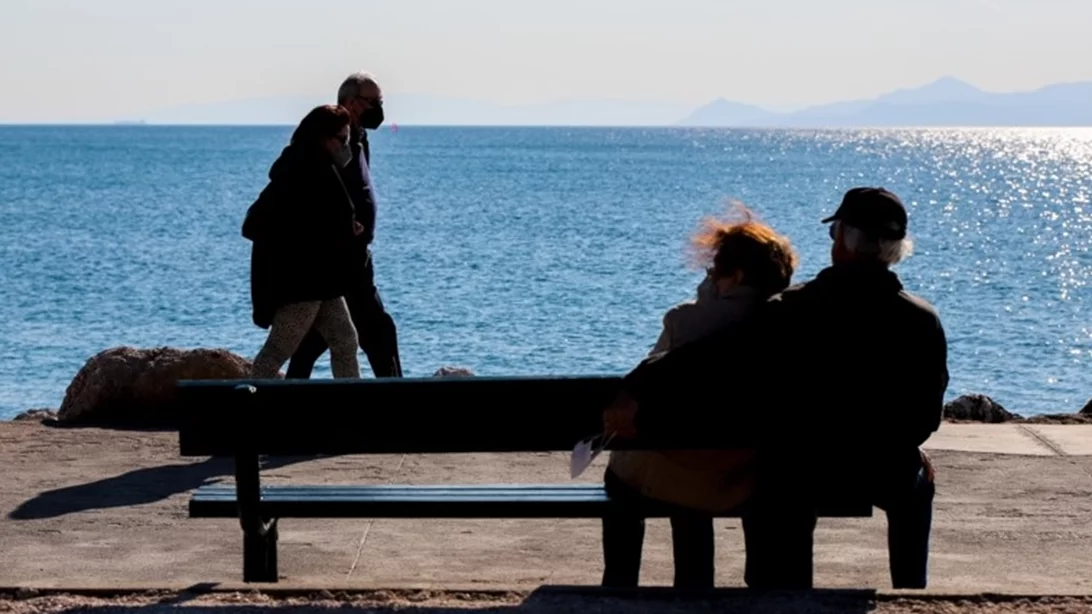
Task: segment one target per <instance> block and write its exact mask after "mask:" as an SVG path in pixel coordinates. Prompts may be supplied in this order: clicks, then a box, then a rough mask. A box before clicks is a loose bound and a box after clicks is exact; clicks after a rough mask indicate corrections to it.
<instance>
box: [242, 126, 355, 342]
mask: <svg viewBox="0 0 1092 614" xmlns="http://www.w3.org/2000/svg"><path fill="white" fill-rule="evenodd" d="M353 220H354V212H353V202H352V199H350V197H349V194H348V192H347V191H346V189H345V186H344V184H343V183H342V181H341V176H340V174H339V173H338V170H337V168H336V167H335V166H334V163H333V161H332V159H331V157H330V155H329V154H328V153H327V152H326V151H325V150H324V149H322V148H319V147H303V146H300V145H289V146H288V147H286V148H285V149H284V151H282V152H281V155H280V157H279V158H278V159H277V161H276V162H274V163H273V165H272V166H271V167H270V169H269V184H268V185H267V186H266V187H265V189H264V190H262V193H261V194H260V195H259V196H258V199H257V200H256V201H255V202H254V204H252V205H251V206H250V209H248V210H247V214H246V220H245V221H244V222H243V236H244V237H246V238H247V239H250V241H252V242H253V246H252V250H251V259H250V297H251V303H252V305H253V318H254V323H255V324H257V325H258V326H260V327H262V328H268V327H269V326H270V325H271V323H272V321H273V314H274V313H276V311H277V309H278V308H280V307H281V306H283V305H287V304H290V303H297V302H303V301H323V300H328V299H333V298H337V297H339V296H344V295H345V292H346V290H347V288H348V286H349V281H350V275H351V274H352V272H351V263H352V243H353V236H354V235H353Z"/></svg>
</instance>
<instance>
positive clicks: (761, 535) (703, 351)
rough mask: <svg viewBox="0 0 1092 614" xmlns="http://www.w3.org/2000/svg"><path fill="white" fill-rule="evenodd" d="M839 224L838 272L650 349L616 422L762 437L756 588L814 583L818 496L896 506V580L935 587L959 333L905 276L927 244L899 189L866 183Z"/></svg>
mask: <svg viewBox="0 0 1092 614" xmlns="http://www.w3.org/2000/svg"><path fill="white" fill-rule="evenodd" d="M823 222H824V223H828V224H830V237H831V239H832V245H831V260H832V264H831V266H829V267H827V268H826V269H824V270H822V271H821V272H820V273H819V274H818V275H817V276H816V277H815V279H812V280H810V281H808V282H806V283H803V284H800V285H797V286H794V287H791V288H789V289H787V290H786V291H785V292H783V293H782V294H780V295H777V296H775V297H773V298H771V299H770V301H769V302H768V303H767V305H766V308H765V309H764V313H763V315H762V318H761V321H760V323H759V324H758V325H752V326H749V327H748V328H747V329H726V330H724V331H723V332H722V333H720V334H718V335H715V336H713V337H709V338H706V339H705V340H703V341H699V342H695V343H693V344H690V345H688V346H684V347H681V348H678V349H676V350H673V351H670V352H667V353H664V354H660V355H657V356H653V357H650V358H648V359H646V360H645V361H644V362H642V363H641V364H640V365H639V366H638V367H637V368H636V369H634V370H633V371H632V372H630V373H629V374H628V375H627V376H626V378H625V392H624V393H623V394H622V395H620V397H619V399H618V400H617V401H616V402H615V403H614V404H613V405H612V406H611V407H610V408H608V409H607V411H606V412H605V413H604V426H605V428H606V429H607V430H608V431H610V432H615V433H616V436H618V437H627V436H628V437H635V436H636V437H639V436H641V435H642V433H643V434H646V436H649V435H651V436H654V437H667V438H677V439H679V440H686V438H687V437H691V438H693V437H695V436H703V435H700V434H706V433H723V434H724V436H726V437H731V436H739V435H743V434H746V435H745V436H747V437H749V438H751V439H753V440H754V441H755V442H756V443H757V445H758V446H759V453H760V473H759V481H758V491H757V492H756V495H755V497H754V498H753V499H752V501H751V502H750V503H749V506H750V509H749V510H748V511H747V512H746V513H745V514H744V534H745V542H746V548H747V569H746V581H747V584H748V586H751V587H754V588H786V589H792V588H810V587H811V586H812V536H813V532H814V528H815V523H816V516H815V505H816V504H817V502H818V501H821V500H823V499H827V500H841V501H845V500H846V499H847V498H851V497H852V498H867V499H868V500H869V501H870V502H871V503H872V504H874V505H876V506H878V507H881V508H882V509H884V510H885V511H886V512H887V518H888V550H889V557H890V566H891V580H892V584H893V585H894V587H895V588H925V586H926V583H927V567H928V556H929V533H930V525H931V521H932V501H933V494H934V486H933V479H932V478H933V475H932V468H931V466H930V465H929V462H928V459H927V458H926V457H925V455H924V454H923V453H922V452H921V451H920V446H921V445H922V444H923V443H924V442H925V440H926V439H928V438H929V436H930V435H931V434H932V433H933V432H935V431H936V430H937V428H939V426H940V420H941V413H942V409H943V404H944V401H943V399H944V392H945V390H946V389H947V386H948V368H947V341H946V338H945V334H944V329H943V327H942V326H941V323H940V318H939V317H938V315H937V313H936V311H935V310H934V309H933V307H932V306H930V305H929V304H928V303H927V302H925V301H924V300H922V299H920V298H918V297H915V296H913V295H912V294H910V293H908V292H907V291H905V290H904V289H903V286H902V283H901V282H900V281H899V278H898V276H897V275H896V274H895V273H894V272H892V271H891V270H890V267H891V266H892V265H894V264H896V263H898V262H899V261H901V260H902V259H903V258H905V257H906V256H907V255H908V254H909V250H910V247H911V244H910V241H909V240H908V239H907V214H906V209H905V207H904V206H903V204H902V202H901V201H900V200H899V198H898V197H897V196H896V195H895V194H893V193H891V192H889V191H887V190H885V189H883V188H868V187H865V188H854V189H852V190H850V191H848V192H847V193H846V194H845V196H844V198H843V200H842V203H841V206H839V207H838V209H837V211H835V213H834V215H832V216H830V217H829V218H827V219H825V220H823ZM715 382H738V385H736V386H725V385H720V384H718V385H713V384H712V383H715ZM696 434H699V435H696ZM713 437H716V435H713ZM706 443H708V442H706Z"/></svg>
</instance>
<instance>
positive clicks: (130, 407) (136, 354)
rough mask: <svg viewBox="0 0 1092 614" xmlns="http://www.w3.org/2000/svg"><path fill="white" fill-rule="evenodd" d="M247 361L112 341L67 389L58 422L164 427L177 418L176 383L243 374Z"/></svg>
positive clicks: (227, 355) (220, 352)
mask: <svg viewBox="0 0 1092 614" xmlns="http://www.w3.org/2000/svg"><path fill="white" fill-rule="evenodd" d="M249 373H250V361H248V360H246V359H245V358H242V357H241V356H238V355H236V354H233V353H231V352H229V351H227V350H223V349H194V350H180V349H175V348H167V347H161V348H154V349H138V348H132V347H116V348H111V349H108V350H105V351H103V352H100V353H99V354H97V355H95V356H93V357H92V358H91V359H90V360H88V361H87V363H86V364H85V365H84V366H83V368H82V369H80V371H79V373H77V374H76V377H75V379H73V380H72V383H71V384H69V386H68V390H67V391H66V392H65V397H64V402H63V403H62V404H61V408H60V411H59V412H58V413H57V419H58V421H59V422H60V423H61V424H95V425H123V426H127V427H142V426H149V427H163V426H172V425H173V424H174V423H175V422H176V419H175V413H174V401H175V384H176V383H177V382H178V381H179V380H184V379H190V380H195V379H241V378H246V377H247V376H248V375H249Z"/></svg>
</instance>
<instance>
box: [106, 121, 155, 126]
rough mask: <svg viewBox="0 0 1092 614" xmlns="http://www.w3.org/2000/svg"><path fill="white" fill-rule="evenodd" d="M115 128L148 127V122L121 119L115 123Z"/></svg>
mask: <svg viewBox="0 0 1092 614" xmlns="http://www.w3.org/2000/svg"><path fill="white" fill-rule="evenodd" d="M114 125H115V126H147V125H148V122H146V121H144V120H143V119H119V120H118V121H116V122H114Z"/></svg>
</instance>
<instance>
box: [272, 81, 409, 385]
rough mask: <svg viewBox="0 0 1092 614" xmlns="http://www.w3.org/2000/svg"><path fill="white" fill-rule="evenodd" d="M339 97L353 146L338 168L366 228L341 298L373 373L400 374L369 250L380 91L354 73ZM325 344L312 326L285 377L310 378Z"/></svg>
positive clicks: (395, 337) (372, 233)
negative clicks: (372, 141) (372, 136)
mask: <svg viewBox="0 0 1092 614" xmlns="http://www.w3.org/2000/svg"><path fill="white" fill-rule="evenodd" d="M337 102H338V104H339V105H341V106H342V107H345V108H346V109H347V110H348V111H349V115H350V117H351V122H350V134H349V138H350V141H351V144H352V149H353V159H352V162H350V163H349V165H348V166H346V167H345V168H344V169H342V171H341V179H342V181H343V182H344V184H345V188H346V190H347V191H348V192H349V196H350V197H351V198H352V201H353V205H354V206H355V209H356V219H357V221H358V222H360V225H361V226H363V227H364V231H363V232H361V233H360V234H359V235H358V236H357V237H356V244H355V245H354V249H353V256H354V262H353V265H354V266H353V277H352V280H351V282H350V288H351V290H350V291H349V292H348V293H347V294H346V296H345V300H346V302H347V303H348V305H349V313H350V315H351V316H352V320H353V325H354V326H356V330H357V336H358V338H359V339H360V349H362V350H364V354H365V355H366V356H367V357H368V362H369V363H370V364H371V367H372V372H373V373H374V374H375V376H376V377H402V363H401V360H400V359H399V357H398V335H397V330H396V328H395V324H394V319H393V318H391V316H390V314H388V313H387V311H386V310H385V309H384V307H383V301H382V300H381V299H380V297H379V290H378V289H377V288H376V287H375V270H374V268H373V264H372V252H371V243H372V239H373V238H374V237H375V218H376V200H375V190H374V188H373V185H372V178H371V150H370V148H369V144H368V134H367V130H375V129H376V128H378V127H379V126H380V125H381V124H382V123H383V92H382V90H381V89H380V87H379V84H378V83H377V82H376V80H375V78H374V77H373V76H372V75H370V74H368V73H365V72H358V73H354V74H352V75H349V77H347V78H346V79H345V81H343V82H342V84H341V87H340V88H338V92H337ZM327 349H328V347H327V345H326V341H324V340H323V338H322V335H320V334H319V333H318V331H316V330H315V329H313V328H312V329H311V330H310V331H309V332H308V333H307V336H306V337H305V338H304V340H303V342H302V343H301V344H300V346H299V349H298V350H296V353H295V354H293V355H292V360H291V362H289V363H288V373H287V376H288V377H289V378H292V379H308V378H310V377H311V371H312V370H313V369H314V367H315V361H317V360H318V358H319V356H322V354H323V353H324V352H325V351H326V350H327Z"/></svg>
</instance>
